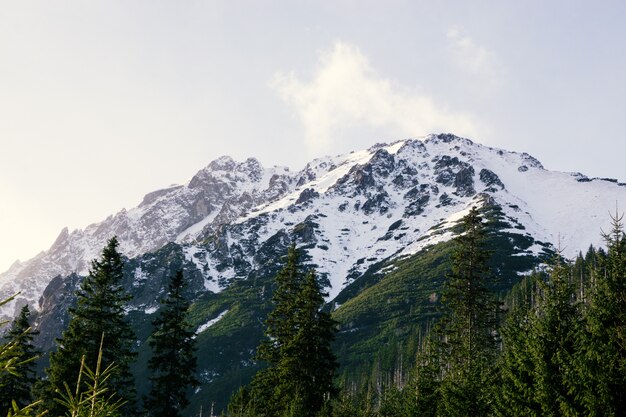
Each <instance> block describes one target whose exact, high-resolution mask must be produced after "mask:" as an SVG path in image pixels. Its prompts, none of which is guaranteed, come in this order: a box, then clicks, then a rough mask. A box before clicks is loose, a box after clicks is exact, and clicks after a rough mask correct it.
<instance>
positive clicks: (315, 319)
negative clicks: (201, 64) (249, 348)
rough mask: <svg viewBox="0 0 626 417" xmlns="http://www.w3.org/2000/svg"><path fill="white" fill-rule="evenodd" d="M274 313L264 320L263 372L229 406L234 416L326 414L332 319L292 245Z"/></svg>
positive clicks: (332, 361)
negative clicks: (323, 309) (323, 307)
mask: <svg viewBox="0 0 626 417" xmlns="http://www.w3.org/2000/svg"><path fill="white" fill-rule="evenodd" d="M272 300H273V302H274V309H273V311H272V312H271V313H270V314H269V316H268V318H267V320H266V326H267V329H266V332H265V334H266V336H267V338H266V339H265V340H264V341H263V342H262V343H261V345H260V346H259V350H258V354H257V358H258V359H260V360H263V361H265V362H267V364H268V367H267V368H266V369H264V370H262V371H260V372H258V373H257V374H256V375H255V376H254V378H253V380H252V382H251V384H250V389H249V390H248V389H242V390H240V391H239V392H238V393H237V394H236V395H235V396H234V397H233V400H232V401H231V403H230V404H229V410H230V412H231V413H232V414H233V415H242V416H257V417H261V416H267V417H270V416H271V417H274V416H275V417H278V416H281V417H282V416H294V417H295V416H298V417H308V416H315V415H317V413H318V412H321V411H322V409H325V410H326V411H325V412H329V411H328V409H327V406H328V404H329V400H330V399H331V397H333V396H334V395H335V393H336V390H335V387H334V386H333V376H334V372H335V370H336V369H337V362H336V359H335V356H334V354H333V353H332V350H331V347H330V344H331V342H332V340H333V338H334V333H335V325H336V323H335V322H334V320H332V319H331V318H330V315H329V314H328V313H325V312H322V311H321V310H320V309H321V307H322V305H323V304H324V298H323V294H322V292H321V289H320V287H319V284H318V283H317V280H316V277H315V274H314V273H313V272H309V273H308V274H306V275H304V273H303V271H302V267H301V265H300V260H299V254H298V251H297V250H296V248H295V246H293V245H292V246H291V247H290V248H289V250H288V253H287V262H286V264H285V266H284V267H283V269H282V270H281V271H280V272H279V273H278V274H277V275H276V289H275V290H274V294H273V298H272Z"/></svg>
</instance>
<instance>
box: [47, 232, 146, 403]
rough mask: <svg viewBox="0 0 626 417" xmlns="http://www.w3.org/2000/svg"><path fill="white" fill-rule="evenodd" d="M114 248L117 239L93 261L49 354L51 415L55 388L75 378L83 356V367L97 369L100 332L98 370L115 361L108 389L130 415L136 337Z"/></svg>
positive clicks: (48, 388) (119, 262) (48, 392)
mask: <svg viewBox="0 0 626 417" xmlns="http://www.w3.org/2000/svg"><path fill="white" fill-rule="evenodd" d="M117 247H118V241H117V239H116V238H115V237H113V238H112V239H110V240H109V242H108V243H107V245H106V246H105V248H104V249H103V251H102V257H101V259H100V260H93V261H92V264H91V269H90V271H89V276H87V277H86V278H85V279H84V280H83V282H82V284H81V287H80V289H79V290H78V291H77V293H76V295H77V298H78V302H77V306H76V307H75V308H73V309H70V314H71V320H70V322H69V325H68V328H67V330H66V331H65V332H64V333H63V337H62V338H61V339H59V340H58V341H57V343H58V350H57V351H56V352H53V353H52V354H51V355H50V367H49V368H48V369H47V370H46V373H47V374H48V378H49V381H48V384H47V387H46V389H45V398H44V400H45V405H46V407H48V408H49V409H50V412H51V413H53V414H58V415H60V414H61V412H62V409H61V408H60V406H59V404H57V403H56V402H54V401H53V400H52V399H53V397H54V392H55V390H57V389H59V388H61V387H63V384H64V383H66V382H67V381H75V380H77V378H78V376H79V369H78V368H77V364H79V363H81V361H82V358H83V357H84V358H85V359H84V361H85V368H86V369H94V368H95V367H96V364H97V361H98V360H99V359H98V358H99V343H98V342H99V341H100V338H101V335H102V334H104V337H105V338H106V340H107V349H106V350H105V351H104V352H102V366H103V367H105V368H107V367H108V366H109V365H110V364H111V363H113V362H114V361H115V363H116V364H117V366H116V367H115V369H114V370H113V371H112V372H111V375H110V377H109V381H108V384H109V389H110V390H112V391H113V392H114V393H116V394H118V395H119V397H120V398H121V399H122V400H123V401H124V406H123V409H122V411H123V412H124V413H125V414H126V415H131V414H133V412H134V411H133V410H134V405H135V404H134V396H135V393H134V392H135V391H134V381H133V378H132V375H131V373H130V369H129V365H130V362H131V361H132V359H133V358H134V356H135V354H134V353H133V351H132V346H133V343H134V340H135V336H134V333H133V331H132V329H131V327H130V324H129V323H128V321H127V318H126V314H125V311H124V306H125V303H126V302H128V301H129V300H130V296H129V295H128V294H127V293H126V292H125V291H124V289H123V288H122V287H121V285H120V283H121V280H122V277H123V261H122V257H121V255H120V254H119V252H118V251H117ZM79 388H80V387H79ZM79 394H80V393H79Z"/></svg>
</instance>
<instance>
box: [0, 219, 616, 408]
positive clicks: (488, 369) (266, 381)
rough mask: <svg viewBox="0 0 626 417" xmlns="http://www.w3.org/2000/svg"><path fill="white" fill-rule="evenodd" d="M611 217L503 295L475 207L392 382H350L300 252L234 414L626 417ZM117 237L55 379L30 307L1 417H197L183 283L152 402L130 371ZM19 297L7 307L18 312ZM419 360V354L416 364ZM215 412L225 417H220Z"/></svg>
mask: <svg viewBox="0 0 626 417" xmlns="http://www.w3.org/2000/svg"><path fill="white" fill-rule="evenodd" d="M622 220H623V216H620V215H618V214H617V213H616V214H615V215H614V216H612V217H611V229H610V230H609V231H608V232H606V233H603V237H604V241H605V247H604V248H594V247H589V249H588V250H586V252H585V253H582V252H581V253H580V254H579V256H578V257H577V258H576V259H574V260H567V259H564V258H563V256H561V254H560V252H559V251H558V250H557V252H556V254H555V256H554V258H553V259H552V260H551V262H550V264H549V265H547V266H546V267H545V268H542V269H539V270H536V271H534V272H533V273H531V274H529V275H527V276H525V277H523V278H522V279H521V280H520V281H519V282H518V283H517V284H516V285H515V286H514V287H513V289H512V290H511V291H509V292H508V293H507V294H506V295H502V294H500V293H498V292H497V291H495V290H494V288H495V287H496V283H497V281H498V278H499V277H498V271H496V270H492V268H490V266H489V259H490V256H491V251H490V250H488V249H487V248H488V242H489V239H490V236H489V233H488V231H487V230H486V228H485V224H484V221H483V218H482V216H481V213H480V211H479V210H477V209H472V210H471V211H470V212H469V214H468V215H467V216H465V217H464V218H463V219H462V220H461V223H460V233H459V234H458V235H457V237H455V238H454V240H453V247H454V249H453V252H452V255H451V257H450V268H449V270H448V271H447V273H446V274H445V280H444V284H443V289H442V291H441V296H440V297H439V298H438V300H437V303H438V304H437V306H438V315H437V319H436V320H434V321H433V322H432V325H431V326H429V328H428V329H427V331H426V332H425V333H424V334H421V335H420V336H419V338H416V340H414V342H413V344H412V346H414V348H412V349H408V350H407V351H406V352H401V353H400V352H399V353H398V355H397V357H394V358H392V361H394V363H396V364H397V365H396V366H395V367H394V369H393V370H392V371H391V372H380V371H377V369H376V366H373V367H372V370H371V372H367V373H362V374H360V375H356V376H355V375H352V376H350V377H347V376H343V375H341V374H340V373H339V369H340V366H341V364H340V363H339V362H338V359H337V353H336V351H335V349H336V347H335V346H334V344H333V341H334V339H335V334H336V332H337V327H338V326H337V325H338V322H337V321H335V318H334V317H333V313H332V312H331V311H330V309H329V308H328V306H326V304H325V299H324V297H325V293H324V291H323V288H322V287H321V285H320V284H319V282H318V281H319V280H318V277H317V275H316V272H315V271H314V270H312V269H308V268H307V267H306V265H305V263H304V262H303V260H302V256H301V253H300V252H299V250H298V249H297V248H296V246H295V245H292V246H291V247H290V248H289V250H288V253H287V254H286V256H285V258H284V262H283V265H284V266H283V267H282V269H281V270H280V272H278V273H277V274H276V276H275V284H274V287H273V289H272V298H271V299H272V310H271V312H270V313H269V315H268V316H267V318H266V320H265V322H264V325H265V338H264V339H263V340H262V342H261V343H260V345H259V346H258V348H257V350H256V354H255V360H256V361H257V362H258V363H260V364H263V366H262V367H261V368H260V370H259V371H258V372H257V373H256V374H255V375H254V376H253V378H252V380H251V381H250V382H249V383H248V384H246V385H244V386H242V387H241V388H240V389H239V390H237V391H236V392H233V393H232V396H231V398H230V400H229V402H228V407H227V409H225V410H223V411H222V412H221V415H224V416H241V417H244V416H247V417H251V416H259V417H283V416H285V417H287V416H290V417H300V416H301V417H322V416H323V417H332V416H336V417H348V416H354V417H361V416H362V417H370V416H371V417H379V416H380V417H383V416H384V417H393V416H623V415H625V414H626V236H625V235H624V225H623V222H622ZM118 245H119V243H118V241H117V239H116V238H115V237H113V238H111V240H110V241H109V242H108V244H107V246H106V247H105V248H104V249H103V251H102V255H101V257H100V258H99V259H96V260H94V261H93V262H92V264H91V268H90V272H89V275H88V276H87V277H86V278H85V279H84V280H83V281H82V283H81V284H80V288H78V289H77V291H76V295H77V304H76V306H75V307H73V308H72V309H71V310H70V320H69V322H68V323H67V325H66V330H65V331H64V332H63V335H62V337H61V338H59V339H57V349H56V351H54V352H52V354H51V355H50V364H49V366H48V368H47V369H46V370H45V375H44V376H41V375H38V374H37V372H36V366H35V361H36V360H37V358H38V357H39V356H40V355H41V352H38V351H37V349H36V347H35V345H34V344H33V339H34V337H36V334H37V332H36V330H35V329H33V328H32V323H31V312H30V311H29V308H28V307H27V306H25V307H23V308H22V309H21V314H20V315H19V316H18V317H16V318H15V319H14V321H13V322H12V323H4V324H3V325H5V326H6V331H5V333H4V337H3V340H2V344H1V345H0V415H5V414H6V415H7V416H13V417H17V416H31V417H33V416H43V415H47V416H56V417H61V416H76V417H78V416H81V417H82V416H90V417H101V416H102V417H104V416H112V417H113V416H149V417H166V416H167V417H177V416H183V415H184V414H183V413H184V411H185V408H186V406H187V405H188V403H189V395H190V393H192V392H193V390H194V388H195V387H196V386H197V385H198V379H197V378H198V375H197V370H196V368H197V366H196V362H197V355H198V353H199V352H198V351H197V349H196V346H195V333H194V330H193V328H192V326H191V325H190V322H189V317H188V313H189V308H190V303H189V301H188V300H186V298H185V297H184V291H183V290H184V288H185V277H184V274H183V272H182V271H181V272H178V273H176V274H174V275H173V276H172V277H171V279H170V283H169V287H168V289H167V292H166V294H164V297H163V299H162V300H161V303H160V309H159V310H158V312H157V314H156V315H155V318H154V320H153V321H152V329H153V330H152V333H151V336H150V338H149V344H150V347H151V349H152V357H151V358H150V360H149V362H148V363H147V368H148V372H147V375H149V376H148V378H149V386H150V391H149V394H147V395H145V396H142V397H141V398H139V396H138V395H137V392H136V390H135V388H134V387H135V381H134V380H133V379H134V377H133V375H132V373H131V372H130V365H131V364H132V363H133V361H134V360H135V358H136V352H135V346H134V343H135V339H136V338H135V336H134V334H133V330H132V328H131V326H130V324H129V323H128V322H127V318H126V314H125V310H124V307H125V303H127V302H128V301H129V297H130V296H129V294H127V293H126V292H125V291H124V290H123V288H122V287H121V285H120V281H121V279H122V274H123V272H122V269H123V258H122V256H121V255H120V253H119V251H118ZM12 301H13V300H12V299H8V300H4V301H3V302H2V303H5V304H6V303H11V302H12ZM407 352H410V353H407ZM203 413H204V415H205V416H207V415H211V416H212V415H213V410H204V411H203Z"/></svg>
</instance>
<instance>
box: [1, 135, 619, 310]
mask: <svg viewBox="0 0 626 417" xmlns="http://www.w3.org/2000/svg"><path fill="white" fill-rule="evenodd" d="M622 185H623V184H621V183H618V182H617V181H612V180H602V179H589V178H587V177H585V176H584V175H582V174H579V173H560V172H556V171H548V170H545V169H544V167H543V165H542V164H541V163H540V162H539V161H538V160H537V159H535V158H534V157H532V156H530V155H528V154H526V153H517V152H509V151H505V150H503V149H497V148H491V147H487V146H484V145H480V144H477V143H475V142H472V141H471V140H469V139H464V138H460V137H457V136H454V135H451V134H439V135H429V136H427V137H425V138H422V139H421V140H420V139H405V140H400V141H395V142H392V143H390V144H376V145H374V146H372V147H370V148H368V149H366V150H361V151H354V152H351V153H348V154H343V155H337V156H334V157H329V156H327V157H322V158H317V159H315V160H313V161H311V162H309V163H308V164H306V166H305V167H304V168H303V169H302V170H300V171H298V172H292V171H290V170H289V169H288V168H285V167H271V168H264V167H262V166H261V164H260V163H259V162H258V160H256V159H254V158H248V159H246V160H245V161H243V162H236V161H234V160H233V159H232V158H230V157H228V156H222V157H220V158H217V159H216V160H214V161H212V162H210V163H209V164H208V165H207V166H206V167H205V168H203V169H201V170H199V171H198V172H197V173H196V174H195V175H194V176H193V177H192V178H191V179H190V180H189V181H188V182H187V183H185V184H182V185H175V186H170V187H166V188H164V189H161V190H156V191H153V192H151V193H148V194H146V195H145V196H144V198H143V199H142V201H141V203H140V204H139V205H138V206H137V207H134V208H132V209H130V210H125V209H123V210H121V211H120V212H118V213H116V214H114V215H111V216H108V217H107V219H105V220H104V221H102V222H99V223H94V224H91V225H89V226H87V227H86V228H85V229H77V230H74V231H71V232H70V231H69V230H68V229H67V228H64V229H63V230H62V231H61V233H60V234H59V236H58V237H57V239H56V240H55V242H54V243H53V244H52V246H51V247H50V249H48V250H47V251H44V252H41V253H40V254H38V255H37V256H35V257H34V258H32V259H30V260H28V261H24V262H21V263H16V264H14V265H13V266H12V267H11V268H10V269H9V270H8V271H7V272H5V273H3V274H0V296H4V297H6V296H8V295H12V294H13V293H15V292H18V291H20V292H21V293H22V294H21V296H20V297H21V300H20V301H19V302H18V303H17V305H16V307H15V308H19V306H20V305H21V304H24V303H29V304H31V305H34V306H37V304H38V301H39V298H40V297H41V295H42V294H43V291H44V289H45V287H46V286H47V285H48V283H49V282H50V281H51V280H52V279H53V278H54V277H55V276H65V275H68V274H70V273H78V274H82V275H84V274H85V273H86V272H87V268H88V266H89V261H90V260H91V259H93V258H96V257H97V256H98V254H99V251H100V248H101V247H103V246H104V243H105V242H106V239H108V238H109V237H110V236H112V235H117V236H118V238H119V240H120V242H121V250H122V252H123V253H124V254H125V255H126V256H127V257H129V258H132V257H136V256H139V255H140V254H142V253H146V252H150V251H155V250H157V249H159V248H160V247H162V246H164V245H165V244H167V243H168V242H177V243H180V244H182V245H183V246H184V247H185V256H186V257H187V259H188V261H190V262H193V263H194V264H195V265H196V267H197V268H198V269H199V270H200V271H202V272H203V274H204V275H205V277H206V278H205V284H206V285H205V289H206V290H207V291H213V292H219V291H220V290H221V289H223V288H224V286H227V285H229V282H231V281H232V280H233V279H235V278H245V276H246V274H245V273H241V271H243V270H244V269H245V268H244V267H240V268H239V270H236V268H235V267H234V266H233V265H234V263H236V262H242V263H243V264H246V265H248V266H249V267H252V266H254V262H252V261H251V259H252V257H251V255H250V254H251V253H252V252H253V250H254V247H255V245H256V246H258V244H260V243H259V242H264V241H267V240H268V239H271V238H272V236H274V235H276V233H278V232H280V231H281V230H282V231H285V230H289V229H294V227H295V226H296V225H303V226H301V228H302V230H301V232H303V233H309V237H310V238H311V239H310V241H311V242H310V244H312V245H313V246H312V247H311V248H309V249H310V250H309V256H310V257H311V259H314V260H315V262H314V263H315V265H316V266H317V267H318V269H319V270H320V272H321V275H322V276H323V277H325V279H326V280H327V281H326V283H327V284H328V288H327V289H328V290H329V292H330V297H329V299H332V298H334V297H335V296H336V295H337V294H338V293H339V292H340V291H341V289H342V288H344V287H345V286H346V285H347V284H349V282H351V281H352V280H354V279H357V278H358V276H359V274H362V273H363V272H364V271H366V270H367V269H368V267H370V266H371V265H372V264H373V263H376V262H380V261H382V260H384V259H388V258H390V257H394V256H408V255H410V254H413V253H416V252H417V251H419V250H422V249H423V248H425V247H428V246H429V245H432V244H435V243H437V242H441V241H445V240H447V239H449V238H451V236H452V233H450V231H449V229H450V226H451V225H452V224H453V223H454V221H455V220H457V219H458V218H459V217H460V216H462V214H463V213H464V212H465V211H466V210H467V209H468V208H469V207H470V206H471V205H473V204H477V203H479V202H480V201H484V200H486V199H487V200H488V199H494V201H495V202H496V203H497V204H500V205H501V206H503V207H504V209H505V214H506V215H507V216H508V217H509V218H510V220H511V221H512V222H513V223H514V227H513V229H515V230H514V231H517V232H521V231H526V232H525V233H529V234H531V235H532V236H533V238H534V239H535V240H536V241H537V242H539V243H537V244H536V246H534V247H533V249H532V250H533V251H534V253H539V252H541V251H542V250H543V249H544V248H546V247H548V246H550V245H551V246H553V247H556V246H557V245H558V244H559V241H561V243H562V244H563V246H565V247H566V248H567V249H568V250H571V249H572V248H573V250H576V249H577V248H578V247H577V246H576V245H574V244H573V242H576V243H577V244H580V243H578V242H580V241H584V242H585V243H584V244H585V245H586V244H592V243H593V244H598V242H599V239H598V233H597V231H598V230H600V229H601V228H602V227H601V226H602V224H604V223H605V220H606V219H607V216H606V215H604V212H606V211H607V208H608V207H612V206H613V205H614V204H615V201H617V202H618V204H619V205H620V206H622V207H623V206H624V205H626V187H623V186H622ZM529 190H530V191H529ZM567 192H571V193H575V194H576V196H575V197H574V198H571V197H568V196H567V195H566V193H567ZM552 199H560V200H561V201H562V204H563V207H562V208H558V207H555V206H554V205H553V203H550V200H552ZM610 200H612V201H610ZM579 205H581V206H582V207H579ZM568 212H569V213H570V214H571V213H574V217H575V219H574V220H573V221H572V220H567V221H563V220H562V218H565V216H564V213H568ZM325 213H326V214H325ZM586 214H588V215H586ZM324 216H325V217H324ZM560 218H561V219H560ZM342 229H347V230H342ZM381 230H382V233H381ZM224 232H226V233H225V234H224ZM216 236H221V237H219V238H217V239H218V240H219V239H222V243H223V244H224V245H225V247H227V248H228V252H229V256H230V252H233V249H235V250H234V251H239V252H240V255H241V256H239V257H237V256H235V257H232V256H231V258H230V260H229V261H227V262H226V261H224V259H225V258H223V254H222V253H221V252H220V250H222V252H223V248H222V249H220V248H219V247H218V246H215V245H214V247H209V246H210V245H209V246H206V245H204V244H203V242H207V241H208V240H211V239H213V238H215V237H216ZM235 241H237V242H235ZM239 242H252V243H250V245H249V247H247V248H244V247H243V246H245V245H242V244H239ZM254 242H256V243H254ZM197 243H199V244H197ZM335 251H343V252H346V253H345V254H343V255H341V256H336V254H334V252H335ZM329 252H333V254H332V255H329ZM246 253H247V255H246ZM566 254H567V255H569V256H573V255H574V253H566ZM235 261H236V262H235ZM229 262H230V264H229ZM3 313H4V314H5V315H6V314H7V313H8V312H7V311H3ZM9 315H10V314H9Z"/></svg>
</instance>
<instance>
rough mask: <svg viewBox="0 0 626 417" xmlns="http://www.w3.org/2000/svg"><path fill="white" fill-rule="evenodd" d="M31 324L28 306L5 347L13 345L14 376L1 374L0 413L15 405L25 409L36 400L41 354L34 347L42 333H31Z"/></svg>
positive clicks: (12, 329) (16, 320)
mask: <svg viewBox="0 0 626 417" xmlns="http://www.w3.org/2000/svg"><path fill="white" fill-rule="evenodd" d="M29 320H30V310H29V309H28V306H27V305H26V306H24V307H22V310H21V311H20V315H19V316H17V317H16V318H15V320H14V321H13V323H12V325H11V328H10V330H9V331H8V333H7V334H6V335H5V339H6V343H5V345H4V346H8V345H9V344H12V345H13V349H11V352H10V354H9V355H8V357H9V358H10V359H11V360H12V361H13V363H14V367H13V369H12V370H11V373H9V372H6V373H2V374H0V413H6V412H7V411H8V410H9V409H13V406H12V401H15V403H16V404H17V406H18V407H20V408H22V407H25V406H27V405H28V404H30V403H31V402H32V400H33V398H32V395H31V387H32V386H33V384H34V383H35V382H36V381H37V376H36V369H35V359H36V358H37V357H38V356H39V355H40V353H41V352H39V351H38V350H37V349H36V348H35V346H34V345H33V338H34V337H35V336H36V335H37V334H38V333H39V332H38V331H34V330H32V329H31V326H30V323H29ZM2 415H3V414H2Z"/></svg>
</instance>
